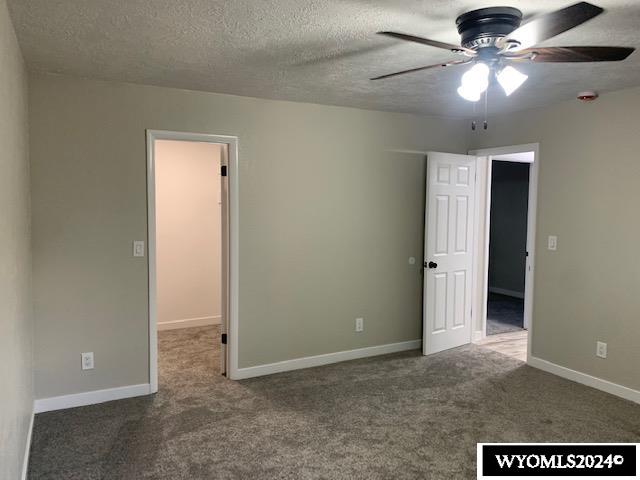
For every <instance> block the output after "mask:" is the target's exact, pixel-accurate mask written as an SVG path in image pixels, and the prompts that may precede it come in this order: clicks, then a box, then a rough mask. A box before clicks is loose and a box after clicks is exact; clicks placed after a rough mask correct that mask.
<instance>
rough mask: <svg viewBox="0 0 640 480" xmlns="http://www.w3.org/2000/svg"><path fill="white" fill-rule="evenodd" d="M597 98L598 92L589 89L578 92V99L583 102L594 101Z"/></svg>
mask: <svg viewBox="0 0 640 480" xmlns="http://www.w3.org/2000/svg"><path fill="white" fill-rule="evenodd" d="M596 98H598V93H597V92H591V91H587V92H580V93H579V94H578V100H580V101H581V102H593V101H594V100H595V99H596Z"/></svg>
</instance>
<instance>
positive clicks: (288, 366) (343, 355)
mask: <svg viewBox="0 0 640 480" xmlns="http://www.w3.org/2000/svg"><path fill="white" fill-rule="evenodd" d="M421 345H422V340H409V341H407V342H399V343H389V344H387V345H377V346H375V347H366V348H358V349H356V350H345V351H342V352H335V353H326V354H324V355H314V356H312V357H302V358H294V359H293V360H284V361H282V362H276V363H268V364H266V365H257V366H255V367H245V368H240V369H238V371H237V372H236V374H235V375H234V376H233V377H232V378H233V380H241V379H243V378H251V377H260V376H262V375H271V374H272V373H280V372H288V371H290V370H299V369H301V368H310V367H319V366H321V365H328V364H330V363H338V362H344V361H346V360H355V359H358V358H365V357H374V356H377V355H385V354H387V353H396V352H403V351H405V350H415V349H417V348H420V346H421Z"/></svg>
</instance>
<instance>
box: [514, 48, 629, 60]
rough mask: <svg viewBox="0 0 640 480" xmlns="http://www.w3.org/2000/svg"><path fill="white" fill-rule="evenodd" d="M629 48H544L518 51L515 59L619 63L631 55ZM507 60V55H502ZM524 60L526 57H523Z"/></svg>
mask: <svg viewBox="0 0 640 480" xmlns="http://www.w3.org/2000/svg"><path fill="white" fill-rule="evenodd" d="M634 50H635V48H631V47H546V48H529V49H526V50H520V51H519V52H518V55H517V57H516V58H519V57H521V56H522V55H527V54H531V58H529V60H531V61H533V62H537V63H555V62H619V61H621V60H624V59H625V58H627V57H628V56H629V55H631V54H632V53H633V51H634ZM504 57H505V58H509V55H504ZM525 58H526V57H525Z"/></svg>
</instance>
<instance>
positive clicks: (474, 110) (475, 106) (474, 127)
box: [471, 102, 478, 131]
mask: <svg viewBox="0 0 640 480" xmlns="http://www.w3.org/2000/svg"><path fill="white" fill-rule="evenodd" d="M477 110H478V109H477V104H476V102H473V120H472V122H471V130H473V131H475V130H476V120H475V119H476V115H478V112H477Z"/></svg>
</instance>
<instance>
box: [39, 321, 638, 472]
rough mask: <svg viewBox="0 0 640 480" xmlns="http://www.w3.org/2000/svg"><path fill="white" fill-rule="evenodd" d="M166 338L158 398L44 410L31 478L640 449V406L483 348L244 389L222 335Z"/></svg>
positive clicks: (330, 468) (350, 468)
mask: <svg viewBox="0 0 640 480" xmlns="http://www.w3.org/2000/svg"><path fill="white" fill-rule="evenodd" d="M159 338H160V340H159V343H160V391H159V393H158V394H157V395H155V396H149V397H141V398H134V399H128V400H120V401H115V402H110V403H105V404H101V405H93V406H89V407H82V408H76V409H70V410H65V411H58V412H50V413H43V414H39V415H37V416H36V420H35V427H34V432H33V444H32V450H31V461H30V474H29V478H30V479H32V480H40V479H51V480H53V479H60V480H62V479H64V480H92V479H127V480H138V479H167V480H168V479H171V480H180V479H260V480H266V479H276V478H277V479H292V480H293V479H295V480H303V479H320V478H322V479H367V480H370V479H391V478H393V479H404V478H407V479H408V478H411V479H414V478H415V479H425V478H429V479H466V478H469V479H471V478H475V458H476V442H639V441H640V405H637V404H633V403H631V402H628V401H625V400H621V399H619V398H616V397H613V396H611V395H608V394H606V393H603V392H600V391H597V390H593V389H590V388H587V387H584V386H582V385H578V384H576V383H573V382H570V381H567V380H564V379H562V378H559V377H556V376H553V375H550V374H547V373H544V372H542V371H539V370H536V369H533V368H530V367H528V366H526V365H525V364H523V363H522V362H520V361H518V360H515V359H512V358H509V357H506V356H503V355H501V354H499V353H495V352H492V351H489V350H486V349H483V348H482V347H478V346H474V345H469V346H466V347H462V348H458V349H454V350H450V351H447V352H443V353H440V354H437V355H433V356H431V357H423V356H421V355H420V353H419V352H418V351H413V352H406V353H401V354H394V355H387V356H383V357H377V358H369V359H364V360H355V361H351V362H345V363H340V364H335V365H330V366H326V367H320V368H313V369H308V370H299V371H295V372H288V373H283V374H278V375H272V376H268V377H262V378H255V379H250V380H243V381H240V382H233V381H229V380H227V379H225V378H223V377H221V376H219V375H218V374H217V373H216V362H217V361H218V354H219V350H218V348H217V347H218V344H219V338H218V331H217V329H216V328H215V327H202V328H192V329H183V330H173V331H166V332H160V334H159Z"/></svg>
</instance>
